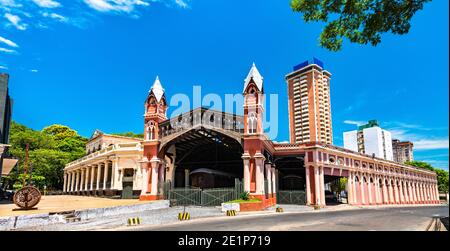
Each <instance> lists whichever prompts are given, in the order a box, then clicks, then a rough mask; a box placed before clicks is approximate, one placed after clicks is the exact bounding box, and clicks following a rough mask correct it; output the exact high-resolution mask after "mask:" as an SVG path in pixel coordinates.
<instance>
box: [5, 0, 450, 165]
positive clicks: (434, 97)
mask: <svg viewBox="0 0 450 251" xmlns="http://www.w3.org/2000/svg"><path fill="white" fill-rule="evenodd" d="M448 5H449V3H448V1H433V2H431V3H428V4H426V5H425V8H424V10H422V11H419V12H418V13H417V14H416V16H415V17H414V18H413V21H412V28H411V31H410V32H409V34H407V35H404V36H394V35H391V34H385V35H384V36H383V37H382V43H381V44H380V45H378V46H377V47H372V46H361V45H356V44H350V43H347V42H346V43H344V47H343V50H342V51H340V52H338V53H334V52H329V51H327V50H325V49H322V48H321V47H320V46H318V40H317V38H318V36H319V34H320V32H321V29H322V28H323V24H320V23H315V24H305V23H304V22H303V21H302V19H301V16H300V14H298V13H293V12H292V11H291V10H290V8H289V1H288V0H283V1H273V0H246V1H230V0H214V1H212V0H191V1H187V0H159V1H158V0H108V1H107V0H77V1H75V0H71V1H62V0H0V72H7V73H9V74H10V75H11V76H10V94H11V96H12V97H13V98H14V101H15V103H14V111H13V119H14V120H16V121H18V122H20V123H23V124H25V125H27V126H29V127H32V128H34V129H38V130H40V129H42V128H43V127H45V126H47V125H50V124H54V123H58V124H65V125H68V126H70V127H72V128H74V129H76V130H77V131H78V132H79V133H80V134H82V135H84V136H87V137H88V136H90V134H91V133H92V132H93V131H94V130H95V129H96V128H99V129H101V130H103V131H105V132H110V133H112V132H125V131H134V132H141V131H142V128H143V125H142V123H143V121H142V120H143V119H142V114H143V102H144V99H145V97H146V95H147V93H148V89H149V88H150V86H151V84H152V83H153V80H154V79H155V77H156V75H159V76H160V79H161V82H162V84H163V86H164V88H165V89H166V95H167V96H168V98H169V99H170V96H171V94H175V93H186V94H188V95H189V94H192V86H193V85H200V86H201V87H202V93H203V94H207V93H217V94H219V95H224V94H225V93H239V92H240V91H241V90H242V86H243V80H244V78H245V77H246V75H247V73H248V70H249V68H250V66H251V64H252V63H253V62H255V63H256V65H257V66H258V69H259V71H260V72H261V74H262V75H263V76H264V81H265V86H264V88H265V92H266V93H267V94H271V93H276V94H279V98H278V101H279V103H278V105H279V121H278V125H279V128H280V129H279V133H278V136H277V137H276V140H277V141H285V140H287V139H288V129H287V128H288V124H287V123H288V122H287V97H286V96H287V89H286V83H285V81H284V76H285V74H287V73H289V72H290V71H291V70H292V67H293V66H294V65H296V64H298V63H300V62H303V61H304V60H306V59H310V58H312V57H313V56H315V57H318V58H320V59H321V60H322V61H324V62H325V67H326V68H327V69H328V70H329V71H330V72H331V73H332V74H333V76H332V80H331V103H332V120H333V131H334V132H333V135H334V142H335V144H336V145H342V133H343V132H344V131H348V130H353V129H355V128H356V124H360V123H362V122H365V121H367V120H369V119H378V120H379V121H380V123H381V125H382V127H384V128H386V129H389V130H391V132H392V133H393V134H394V137H396V138H399V139H401V140H412V141H413V142H414V143H415V146H416V149H415V152H414V154H415V158H416V159H418V160H425V161H428V162H430V163H431V164H432V165H434V166H436V167H440V168H444V169H447V170H448V159H449V157H448V119H449V118H448V116H449V115H448V114H449V111H448V102H449V100H448V86H449V73H448V67H449V58H448V55H449V51H448V45H449V41H448V37H449V34H448V28H449V27H448V18H449V14H448V7H449V6H448ZM171 109H173V108H171Z"/></svg>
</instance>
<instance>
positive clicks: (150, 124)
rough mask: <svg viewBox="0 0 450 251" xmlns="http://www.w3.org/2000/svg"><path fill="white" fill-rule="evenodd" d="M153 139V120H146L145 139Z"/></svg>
mask: <svg viewBox="0 0 450 251" xmlns="http://www.w3.org/2000/svg"><path fill="white" fill-rule="evenodd" d="M153 139H155V122H153V121H150V122H148V126H147V140H153Z"/></svg>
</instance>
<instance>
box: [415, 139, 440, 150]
mask: <svg viewBox="0 0 450 251" xmlns="http://www.w3.org/2000/svg"><path fill="white" fill-rule="evenodd" d="M413 143H414V150H431V149H448V144H449V141H448V139H420V140H415V141H413Z"/></svg>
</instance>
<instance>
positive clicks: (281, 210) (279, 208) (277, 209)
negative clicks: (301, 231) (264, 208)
mask: <svg viewBox="0 0 450 251" xmlns="http://www.w3.org/2000/svg"><path fill="white" fill-rule="evenodd" d="M276 212H277V213H282V212H284V210H283V208H282V207H277V208H276Z"/></svg>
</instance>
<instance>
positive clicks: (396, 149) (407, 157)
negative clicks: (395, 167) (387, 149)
mask: <svg viewBox="0 0 450 251" xmlns="http://www.w3.org/2000/svg"><path fill="white" fill-rule="evenodd" d="M413 147H414V144H413V143H412V142H411V141H400V140H398V139H393V140H392V151H393V154H394V161H395V162H398V163H405V162H406V161H413V160H414V156H413Z"/></svg>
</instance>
